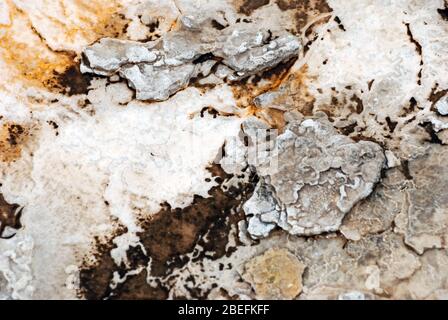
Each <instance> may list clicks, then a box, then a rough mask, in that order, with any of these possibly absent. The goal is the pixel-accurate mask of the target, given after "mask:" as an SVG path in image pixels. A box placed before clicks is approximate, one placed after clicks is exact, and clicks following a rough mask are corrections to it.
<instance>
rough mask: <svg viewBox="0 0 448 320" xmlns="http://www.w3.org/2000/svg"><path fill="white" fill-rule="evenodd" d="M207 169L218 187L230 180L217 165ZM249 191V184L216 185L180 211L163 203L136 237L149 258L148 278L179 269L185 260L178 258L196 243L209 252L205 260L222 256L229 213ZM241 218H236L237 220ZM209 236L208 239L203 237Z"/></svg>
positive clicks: (230, 216)
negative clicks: (206, 195)
mask: <svg viewBox="0 0 448 320" xmlns="http://www.w3.org/2000/svg"><path fill="white" fill-rule="evenodd" d="M211 170H212V173H213V176H214V179H215V181H216V182H218V183H220V184H222V182H224V181H226V180H228V179H229V178H230V177H231V176H230V175H227V174H226V173H225V172H224V171H223V170H222V169H221V168H220V167H219V166H218V165H214V166H213V167H212V168H211ZM251 192H252V184H248V185H243V184H241V185H240V186H239V188H234V187H231V188H230V189H228V190H223V188H222V187H221V186H216V187H213V188H212V189H211V190H210V191H209V195H210V197H208V198H203V197H201V196H198V195H196V196H195V197H194V200H193V203H192V204H191V205H189V206H187V207H185V208H183V209H180V208H171V207H170V206H169V205H168V204H165V205H164V208H163V209H162V210H161V211H160V212H159V213H158V214H156V215H155V216H154V217H153V218H152V219H151V220H150V221H145V222H143V223H142V228H143V229H144V230H145V231H144V232H142V233H140V234H138V235H139V237H140V238H141V241H142V243H143V245H144V246H145V249H146V251H147V252H148V255H149V256H151V259H152V262H151V272H152V275H153V276H166V275H167V274H169V273H170V272H171V271H172V270H173V269H174V268H178V267H181V266H183V265H184V264H185V263H186V262H187V261H188V260H185V259H184V258H183V257H182V255H185V254H187V253H189V252H191V251H192V250H193V249H194V247H195V246H196V245H197V244H199V243H200V244H201V245H202V246H203V247H205V250H204V252H209V254H207V257H209V258H210V257H213V258H214V259H216V258H219V257H221V256H223V255H224V254H225V253H226V250H225V248H226V245H227V241H228V232H229V230H230V229H229V228H230V226H229V223H228V222H230V221H231V220H233V219H232V212H233V211H234V210H236V209H237V208H238V207H239V205H240V204H241V203H242V201H243V200H244V199H245V198H247V194H248V193H251ZM242 218H243V217H242V216H239V217H238V218H237V220H240V219H242ZM210 234H211V235H212V236H207V237H205V236H206V235H210ZM206 239H212V241H210V242H209V241H208V240H206ZM204 252H203V253H202V254H203V255H205V253H204ZM198 259H200V258H198Z"/></svg>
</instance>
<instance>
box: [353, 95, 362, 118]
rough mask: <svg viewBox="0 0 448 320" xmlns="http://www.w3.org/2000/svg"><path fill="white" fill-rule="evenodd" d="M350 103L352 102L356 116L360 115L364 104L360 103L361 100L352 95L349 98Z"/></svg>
mask: <svg viewBox="0 0 448 320" xmlns="http://www.w3.org/2000/svg"><path fill="white" fill-rule="evenodd" d="M350 101H352V102H354V103H355V105H356V107H355V111H356V113H357V114H360V113H362V112H363V111H364V104H363V102H362V99H361V98H360V97H358V96H357V95H355V94H354V95H353V96H352V97H351V98H350Z"/></svg>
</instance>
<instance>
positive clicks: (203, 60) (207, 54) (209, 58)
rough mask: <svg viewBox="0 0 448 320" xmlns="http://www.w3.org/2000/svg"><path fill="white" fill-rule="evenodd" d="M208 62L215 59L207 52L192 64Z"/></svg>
mask: <svg viewBox="0 0 448 320" xmlns="http://www.w3.org/2000/svg"><path fill="white" fill-rule="evenodd" d="M208 60H216V57H215V56H214V55H213V53H211V52H209V53H204V54H201V55H200V56H199V57H197V58H196V59H194V60H193V64H199V63H203V62H205V61H208Z"/></svg>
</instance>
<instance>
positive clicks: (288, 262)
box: [243, 249, 305, 300]
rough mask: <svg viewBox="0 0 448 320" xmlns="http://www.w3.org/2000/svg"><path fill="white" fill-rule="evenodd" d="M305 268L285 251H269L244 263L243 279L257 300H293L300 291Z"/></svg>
mask: <svg viewBox="0 0 448 320" xmlns="http://www.w3.org/2000/svg"><path fill="white" fill-rule="evenodd" d="M304 270H305V266H304V265H303V264H302V263H301V262H300V261H299V260H298V259H297V258H296V257H295V256H294V255H293V254H291V253H289V252H288V250H286V249H270V250H268V251H266V252H265V253H264V254H262V255H260V256H257V257H254V258H252V259H251V260H250V261H248V262H247V263H246V266H245V273H244V275H243V278H244V279H245V280H246V281H248V282H249V283H251V285H252V286H253V287H254V290H255V293H256V297H257V299H264V300H266V299H268V300H272V299H276V300H277V299H283V300H286V299H294V298H295V297H296V296H297V295H298V294H299V293H300V292H301V291H302V274H303V271H304Z"/></svg>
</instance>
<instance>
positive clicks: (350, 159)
mask: <svg viewBox="0 0 448 320" xmlns="http://www.w3.org/2000/svg"><path fill="white" fill-rule="evenodd" d="M384 161H385V157H384V154H383V151H382V149H381V147H380V146H378V145H377V144H375V143H373V142H370V141H360V142H354V141H353V140H351V139H350V138H348V137H346V136H344V135H341V134H338V133H337V131H336V130H335V129H334V128H333V126H332V125H331V124H330V122H329V121H328V120H326V119H317V120H313V119H307V120H305V121H303V122H301V123H296V122H292V123H290V124H289V125H288V126H287V127H286V128H285V131H284V132H283V133H282V134H281V135H279V136H278V137H277V139H276V140H275V141H274V147H273V150H272V154H271V155H270V156H269V157H268V158H266V159H263V160H262V161H260V163H257V164H254V167H255V170H256V172H257V174H258V176H260V179H261V180H260V182H259V184H258V185H257V188H256V189H255V192H254V195H253V196H252V198H250V199H249V200H248V201H247V202H246V203H245V204H244V211H245V213H246V216H248V221H249V225H248V228H247V230H248V232H249V233H250V234H251V236H253V237H255V238H258V237H266V236H267V235H268V233H269V231H271V230H272V229H274V228H275V227H276V226H279V227H281V228H282V229H284V230H286V231H287V232H289V233H290V234H293V235H315V234H320V233H323V232H331V231H336V230H338V228H339V226H340V224H341V221H342V219H343V218H344V216H345V214H346V213H348V212H349V211H350V209H351V208H352V207H353V205H355V204H356V203H357V202H359V201H360V200H362V199H364V198H366V197H367V196H368V195H369V194H370V193H371V192H372V190H373V188H374V186H375V184H376V183H377V182H378V181H379V178H380V174H381V169H382V168H383V166H384ZM249 163H251V162H250V161H249Z"/></svg>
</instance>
